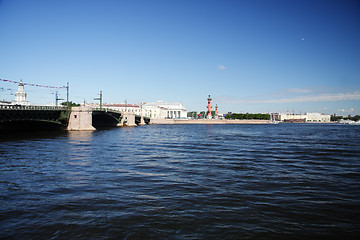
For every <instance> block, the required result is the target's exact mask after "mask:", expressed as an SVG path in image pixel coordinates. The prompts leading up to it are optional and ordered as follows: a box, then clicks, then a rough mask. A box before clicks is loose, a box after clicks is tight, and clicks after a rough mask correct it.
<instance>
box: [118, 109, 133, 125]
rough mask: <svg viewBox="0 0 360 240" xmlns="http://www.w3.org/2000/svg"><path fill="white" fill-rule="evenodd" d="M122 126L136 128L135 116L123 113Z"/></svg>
mask: <svg viewBox="0 0 360 240" xmlns="http://www.w3.org/2000/svg"><path fill="white" fill-rule="evenodd" d="M120 126H128V127H135V126H137V125H136V123H135V114H134V113H131V112H123V117H122V119H121V123H120Z"/></svg>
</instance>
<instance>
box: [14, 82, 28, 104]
mask: <svg viewBox="0 0 360 240" xmlns="http://www.w3.org/2000/svg"><path fill="white" fill-rule="evenodd" d="M26 97H27V93H26V92H25V89H24V84H23V83H22V81H20V83H19V86H18V91H17V92H16V93H15V101H13V102H12V104H16V105H25V106H28V105H30V102H28V101H27V100H26Z"/></svg>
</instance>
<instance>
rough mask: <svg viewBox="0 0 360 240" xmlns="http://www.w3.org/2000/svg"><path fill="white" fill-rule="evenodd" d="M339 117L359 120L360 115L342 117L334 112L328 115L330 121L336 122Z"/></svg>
mask: <svg viewBox="0 0 360 240" xmlns="http://www.w3.org/2000/svg"><path fill="white" fill-rule="evenodd" d="M340 119H344V120H352V121H359V120H360V115H355V116H354V117H351V116H347V117H343V116H336V114H334V115H331V117H330V120H331V121H332V122H337V121H339V120H340Z"/></svg>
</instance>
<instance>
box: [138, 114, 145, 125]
mask: <svg viewBox="0 0 360 240" xmlns="http://www.w3.org/2000/svg"><path fill="white" fill-rule="evenodd" d="M145 124H146V123H145V121H144V117H143V116H141V117H140V124H139V125H140V126H142V125H145Z"/></svg>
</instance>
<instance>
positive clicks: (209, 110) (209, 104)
mask: <svg viewBox="0 0 360 240" xmlns="http://www.w3.org/2000/svg"><path fill="white" fill-rule="evenodd" d="M207 100H208V119H211V98H210V95H209V98H208V99H207Z"/></svg>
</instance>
